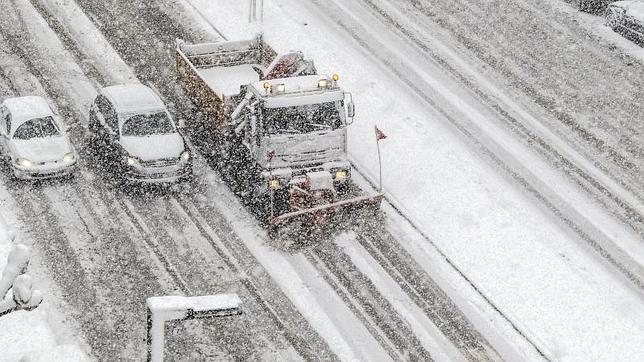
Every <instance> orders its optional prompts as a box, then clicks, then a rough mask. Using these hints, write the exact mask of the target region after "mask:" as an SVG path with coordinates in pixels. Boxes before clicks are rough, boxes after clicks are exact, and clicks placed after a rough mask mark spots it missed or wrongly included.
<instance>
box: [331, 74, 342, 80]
mask: <svg viewBox="0 0 644 362" xmlns="http://www.w3.org/2000/svg"><path fill="white" fill-rule="evenodd" d="M331 79H333V81H334V82H337V81H338V80H340V76H339V75H338V74H337V73H336V74H334V75H333V76H331Z"/></svg>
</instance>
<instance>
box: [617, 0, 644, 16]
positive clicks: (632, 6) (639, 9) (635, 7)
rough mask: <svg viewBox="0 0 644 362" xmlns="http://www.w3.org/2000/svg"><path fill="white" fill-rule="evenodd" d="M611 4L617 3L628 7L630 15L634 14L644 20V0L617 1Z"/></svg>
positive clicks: (627, 10) (627, 11) (625, 7)
mask: <svg viewBox="0 0 644 362" xmlns="http://www.w3.org/2000/svg"><path fill="white" fill-rule="evenodd" d="M611 5H616V6H619V7H622V8H624V9H626V13H627V14H628V15H631V16H634V17H636V18H637V19H639V20H642V21H644V1H641V0H638V1H636V0H625V1H616V2H614V3H612V4H611Z"/></svg>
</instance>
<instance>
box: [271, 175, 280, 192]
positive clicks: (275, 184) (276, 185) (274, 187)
mask: <svg viewBox="0 0 644 362" xmlns="http://www.w3.org/2000/svg"><path fill="white" fill-rule="evenodd" d="M268 187H269V188H271V189H272V190H277V189H279V188H280V180H278V179H276V178H274V179H272V180H268Z"/></svg>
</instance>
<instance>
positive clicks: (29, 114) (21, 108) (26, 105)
mask: <svg viewBox="0 0 644 362" xmlns="http://www.w3.org/2000/svg"><path fill="white" fill-rule="evenodd" d="M2 104H3V105H4V106H5V107H7V109H8V110H9V112H10V113H11V121H12V124H13V125H14V126H13V128H15V127H18V125H19V124H22V123H24V122H25V121H28V120H30V119H33V118H38V117H44V116H53V115H54V112H53V111H52V110H51V108H50V107H49V104H48V103H47V101H46V100H45V99H44V98H43V97H39V96H25V97H16V98H7V99H5V100H4V102H2Z"/></svg>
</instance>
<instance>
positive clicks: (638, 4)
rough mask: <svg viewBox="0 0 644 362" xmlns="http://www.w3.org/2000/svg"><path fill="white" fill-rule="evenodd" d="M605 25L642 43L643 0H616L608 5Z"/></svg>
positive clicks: (643, 29) (643, 22)
mask: <svg viewBox="0 0 644 362" xmlns="http://www.w3.org/2000/svg"><path fill="white" fill-rule="evenodd" d="M605 17H606V25H608V26H609V27H611V28H612V29H613V30H615V31H616V32H618V33H621V34H624V35H625V36H626V37H628V38H630V39H632V40H635V41H637V42H639V43H640V44H641V45H644V1H634V0H631V1H616V2H614V3H611V4H610V5H608V8H607V9H606V13H605Z"/></svg>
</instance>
